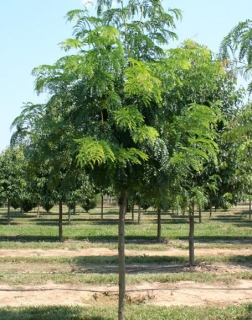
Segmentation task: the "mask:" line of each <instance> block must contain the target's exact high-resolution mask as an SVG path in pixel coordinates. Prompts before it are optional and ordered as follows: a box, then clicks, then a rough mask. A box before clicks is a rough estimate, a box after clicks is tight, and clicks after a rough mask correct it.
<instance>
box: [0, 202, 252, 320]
mask: <svg viewBox="0 0 252 320" xmlns="http://www.w3.org/2000/svg"><path fill="white" fill-rule="evenodd" d="M247 210H248V206H245V205H242V206H239V207H234V208H232V209H231V210H229V211H228V212H225V211H218V212H213V214H212V218H209V213H208V212H203V223H202V224H199V223H198V222H197V221H198V219H197V216H196V217H195V222H196V225H195V250H196V266H195V268H189V267H188V228H189V226H188V220H187V217H186V216H182V215H177V214H172V213H165V214H163V216H162V239H163V241H162V242H157V241H156V233H157V226H156V214H155V212H153V211H147V212H143V213H142V217H141V224H140V225H138V224H137V222H136V221H132V217H131V213H127V216H126V228H125V231H126V251H127V250H128V254H127V257H126V266H127V268H126V271H127V284H128V285H137V284H139V285H141V284H142V283H148V284H151V283H161V284H163V285H166V284H167V285H169V284H176V283H181V282H183V281H185V282H188V281H189V282H194V283H199V284H201V285H203V284H210V285H211V284H216V283H222V284H225V285H227V284H228V285H229V286H232V285H233V284H236V283H237V282H238V281H240V280H243V281H251V280H252V250H251V249H252V222H251V221H249V220H248V211H247ZM66 212H67V210H66V208H65V214H64V226H63V237H64V242H63V243H60V242H59V241H58V227H57V223H58V220H57V218H58V216H57V208H56V207H55V208H53V210H52V212H51V213H49V214H48V213H41V214H40V217H39V218H37V216H36V212H35V211H34V212H30V213H26V214H20V213H19V212H18V211H13V212H12V213H11V225H8V224H7V217H6V208H1V209H0V223H1V225H0V289H1V290H0V291H1V293H4V292H5V291H8V290H9V289H8V290H7V289H6V288H7V287H8V288H11V290H10V291H12V292H13V291H15V292H16V293H17V296H18V293H19V290H20V291H21V290H23V288H24V287H25V286H30V287H32V286H33V287H34V288H35V289H36V290H37V291H39V289H38V288H39V287H38V286H43V285H48V284H50V283H51V284H52V285H66V284H67V285H69V286H76V285H80V286H83V285H92V286H94V287H95V286H96V287H97V288H99V286H108V287H109V286H113V285H117V228H118V226H117V208H116V207H110V208H106V209H105V212H104V219H103V220H102V221H101V219H100V209H99V208H96V209H94V210H92V211H91V212H90V213H84V212H82V211H81V209H80V208H78V210H77V213H76V214H75V215H72V216H71V223H70V224H69V223H68V216H67V213H66ZM136 216H137V212H136V213H135V220H137V219H136V218H137V217H136ZM224 269H225V272H224V271H222V270H224ZM249 283H250V282H249ZM230 288H231V287H230ZM248 290H251V300H249V299H247V300H246V301H237V303H235V304H234V303H232V304H228V303H224V304H214V305H210V306H206V305H204V306H186V305H183V301H182V302H181V304H182V305H180V306H176V305H174V306H170V305H169V306H158V305H155V304H151V303H148V302H147V301H146V300H144V301H141V302H139V301H133V302H132V301H131V302H130V303H127V305H126V319H175V320H176V319H183V320H184V319H185V320H186V319H190V320H191V319H201V320H202V319H238V320H248V319H252V288H250V289H249V288H248ZM1 293H0V299H1ZM12 299H14V298H12ZM185 299H187V298H185ZM107 302H108V301H107V300H106V299H105V297H104V302H103V303H102V300H100V299H99V303H97V301H96V302H95V301H94V302H93V303H89V304H88V305H74V304H73V305H66V304H65V303H64V299H63V298H62V303H61V304H60V305H50V301H48V305H43V306H42V305H38V304H37V303H36V302H34V304H33V305H28V304H27V305H26V304H24V305H23V306H21V305H15V306H14V305H13V304H12V300H8V301H6V303H5V305H4V304H3V303H2V304H1V307H0V319H6V320H7V319H8V320H9V319H19V320H20V319H21V320H22V319H25V320H27V319H48V320H49V319H50V320H53V319H78V320H81V319H93V320H98V319H104V320H105V319H116V318H117V308H116V303H112V304H110V305H109V306H108V303H107Z"/></svg>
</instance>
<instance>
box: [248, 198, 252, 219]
mask: <svg viewBox="0 0 252 320" xmlns="http://www.w3.org/2000/svg"><path fill="white" fill-rule="evenodd" d="M251 207H252V201H251V200H249V220H251V211H252V208H251Z"/></svg>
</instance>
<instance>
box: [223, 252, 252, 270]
mask: <svg viewBox="0 0 252 320" xmlns="http://www.w3.org/2000/svg"><path fill="white" fill-rule="evenodd" d="M228 260H229V262H232V263H236V264H239V265H244V266H246V267H247V268H249V269H252V255H248V256H245V255H237V256H231V257H230V258H229V259H228Z"/></svg>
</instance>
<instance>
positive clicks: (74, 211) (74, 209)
mask: <svg viewBox="0 0 252 320" xmlns="http://www.w3.org/2000/svg"><path fill="white" fill-rule="evenodd" d="M73 214H76V204H74V207H73Z"/></svg>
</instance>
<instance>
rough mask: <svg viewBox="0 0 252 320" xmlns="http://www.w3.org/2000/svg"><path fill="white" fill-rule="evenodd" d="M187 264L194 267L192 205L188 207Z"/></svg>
mask: <svg viewBox="0 0 252 320" xmlns="http://www.w3.org/2000/svg"><path fill="white" fill-rule="evenodd" d="M189 264H190V266H193V265H194V204H193V205H192V207H191V206H190V207H189Z"/></svg>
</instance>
